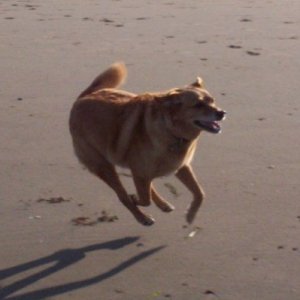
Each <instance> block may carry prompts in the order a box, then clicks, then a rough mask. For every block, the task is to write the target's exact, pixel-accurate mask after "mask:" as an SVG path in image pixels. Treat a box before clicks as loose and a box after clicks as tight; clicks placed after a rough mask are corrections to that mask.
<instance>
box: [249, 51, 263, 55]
mask: <svg viewBox="0 0 300 300" xmlns="http://www.w3.org/2000/svg"><path fill="white" fill-rule="evenodd" d="M246 53H247V54H248V55H251V56H258V55H260V53H259V52H256V51H247V52H246Z"/></svg>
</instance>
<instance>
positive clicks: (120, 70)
mask: <svg viewBox="0 0 300 300" xmlns="http://www.w3.org/2000/svg"><path fill="white" fill-rule="evenodd" d="M126 75H127V70H126V67H125V64H124V63H121V62H119V63H115V64H113V65H111V66H110V68H108V69H107V70H106V71H104V72H103V73H101V74H100V75H99V76H97V77H96V78H95V79H94V81H93V82H92V83H91V84H90V85H89V86H88V87H87V88H86V89H85V90H84V91H83V92H82V93H81V94H80V95H79V97H78V99H79V98H83V97H85V96H87V95H89V94H91V93H93V92H96V91H98V90H101V89H105V88H117V87H119V86H120V85H121V84H122V83H123V82H124V80H125V79H126Z"/></svg>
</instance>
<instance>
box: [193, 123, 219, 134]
mask: <svg viewBox="0 0 300 300" xmlns="http://www.w3.org/2000/svg"><path fill="white" fill-rule="evenodd" d="M194 123H195V124H196V125H197V126H198V127H200V128H202V129H203V130H206V131H208V132H210V133H219V132H221V126H220V124H219V123H218V122H216V121H211V122H205V121H198V120H197V121H194Z"/></svg>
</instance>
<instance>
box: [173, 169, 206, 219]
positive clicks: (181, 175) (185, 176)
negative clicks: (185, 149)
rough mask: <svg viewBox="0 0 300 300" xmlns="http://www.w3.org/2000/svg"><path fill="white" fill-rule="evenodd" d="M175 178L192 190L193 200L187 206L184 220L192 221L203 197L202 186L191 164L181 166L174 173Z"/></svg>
mask: <svg viewBox="0 0 300 300" xmlns="http://www.w3.org/2000/svg"><path fill="white" fill-rule="evenodd" d="M176 176H177V178H178V179H179V180H180V181H181V182H182V183H183V184H184V185H185V186H186V187H187V188H188V189H189V191H191V192H192V194H193V195H194V200H193V202H192V203H191V205H190V207H189V208H188V211H187V215H186V220H187V222H188V223H192V222H193V220H194V218H195V216H196V214H197V211H198V210H199V207H200V206H201V204H202V201H203V198H204V192H203V190H202V187H201V186H200V184H199V183H198V181H197V179H196V176H195V174H194V172H193V170H192V167H191V166H188V165H187V166H183V167H182V168H180V169H179V170H178V172H177V173H176Z"/></svg>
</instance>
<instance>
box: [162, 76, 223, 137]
mask: <svg viewBox="0 0 300 300" xmlns="http://www.w3.org/2000/svg"><path fill="white" fill-rule="evenodd" d="M164 105H165V107H166V110H167V116H168V123H169V126H170V127H171V128H170V129H172V131H173V132H174V134H178V135H179V136H181V137H186V138H188V139H189V138H192V139H193V138H195V137H196V136H197V135H198V134H199V133H200V131H202V130H204V131H207V132H210V133H219V132H221V126H220V124H219V121H221V120H223V119H224V118H225V115H226V112H225V111H224V110H222V109H220V108H218V107H217V106H216V104H215V100H214V98H213V97H212V96H211V95H210V94H209V92H208V91H207V90H206V89H205V88H204V86H203V81H202V79H201V78H200V77H198V78H197V80H196V82H194V83H192V84H191V85H189V86H186V87H185V88H177V89H173V90H171V91H169V92H167V93H166V94H165V95H164Z"/></svg>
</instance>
